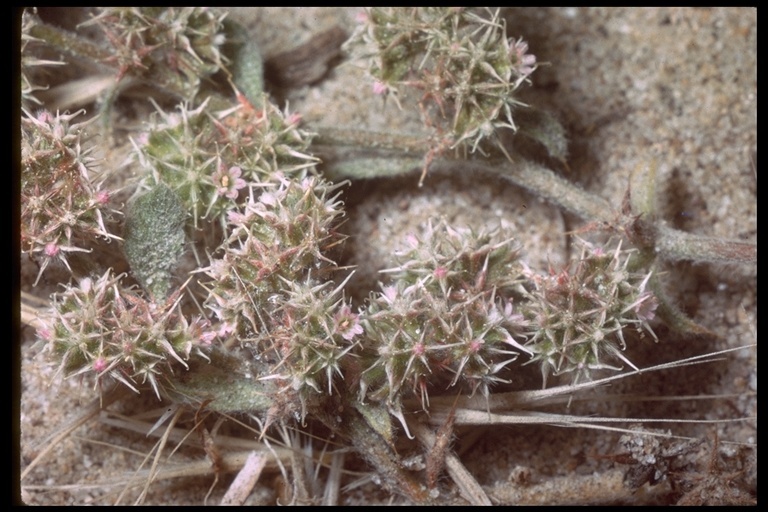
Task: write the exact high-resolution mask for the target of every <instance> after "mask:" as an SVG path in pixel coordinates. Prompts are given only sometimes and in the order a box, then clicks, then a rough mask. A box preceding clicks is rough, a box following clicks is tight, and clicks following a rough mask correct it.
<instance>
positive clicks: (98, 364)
mask: <svg viewBox="0 0 768 512" xmlns="http://www.w3.org/2000/svg"><path fill="white" fill-rule="evenodd" d="M106 369H107V360H106V359H104V358H103V357H101V356H99V357H97V358H96V360H95V361H94V362H93V370H94V371H95V372H96V373H101V372H103V371H104V370H106Z"/></svg>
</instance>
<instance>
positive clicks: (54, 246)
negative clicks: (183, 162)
mask: <svg viewBox="0 0 768 512" xmlns="http://www.w3.org/2000/svg"><path fill="white" fill-rule="evenodd" d="M82 113H83V111H78V112H75V113H72V114H69V113H66V114H60V113H56V114H55V115H54V114H52V113H50V112H48V111H45V110H42V111H40V112H38V113H36V114H31V113H29V112H27V111H24V114H25V115H24V117H22V120H21V128H22V130H21V134H22V137H21V158H22V160H21V250H22V253H27V254H30V255H33V256H40V257H42V258H43V261H42V264H41V265H40V272H39V273H38V276H37V280H35V284H37V281H38V280H39V279H40V276H41V275H42V274H43V272H44V271H45V269H46V268H47V267H48V265H49V264H50V263H51V262H53V261H57V260H58V261H60V262H61V263H63V264H64V265H65V266H66V267H67V268H69V270H70V272H71V268H70V266H69V262H68V260H67V256H68V255H69V254H71V253H73V252H89V249H88V246H89V245H92V244H93V242H94V241H95V239H96V238H103V239H106V240H111V239H116V238H118V237H116V236H115V235H112V234H111V233H109V232H108V231H107V229H106V227H105V225H104V217H105V216H107V215H108V214H109V212H110V211H111V210H109V208H108V206H107V205H108V203H109V199H110V194H109V192H108V191H106V190H104V189H102V188H101V184H100V183H99V182H98V181H97V176H96V175H95V172H94V170H93V163H94V159H93V157H91V156H90V153H91V150H90V149H86V148H85V147H84V144H85V143H86V141H87V138H88V135H87V133H86V131H85V130H86V127H87V126H88V124H89V123H90V122H92V120H90V121H85V122H82V123H73V122H72V121H73V119H74V118H75V117H77V116H78V115H80V114H82Z"/></svg>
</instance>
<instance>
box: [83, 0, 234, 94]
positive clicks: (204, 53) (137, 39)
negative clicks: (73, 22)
mask: <svg viewBox="0 0 768 512" xmlns="http://www.w3.org/2000/svg"><path fill="white" fill-rule="evenodd" d="M223 19H224V15H223V14H216V13H215V12H214V11H213V10H210V9H208V8H200V7H182V8H179V7H107V8H102V9H100V12H99V14H98V15H97V16H95V17H94V18H93V19H92V20H90V21H89V22H87V23H84V24H83V26H87V25H94V24H95V25H98V26H99V27H101V29H102V30H103V33H104V37H105V38H106V39H107V41H108V43H109V45H110V46H111V47H112V57H111V59H108V60H111V61H114V62H116V63H117V64H118V69H119V71H118V78H122V77H123V76H125V75H131V76H138V77H141V78H143V79H145V80H147V81H155V82H159V83H161V84H163V82H164V81H165V80H169V79H170V80H172V81H173V83H172V84H163V85H167V86H169V88H170V89H171V90H174V91H176V92H178V93H181V94H182V95H183V98H184V99H187V100H191V99H192V98H194V97H195V95H196V94H197V92H198V91H199V89H200V84H201V82H202V80H203V79H204V78H206V77H208V76H210V75H212V74H214V73H216V72H217V71H219V70H220V69H221V67H222V55H221V51H220V46H221V45H222V44H223V43H224V41H225V35H224V33H223V26H222V21H223ZM168 69H171V70H173V73H168V72H167V70H168Z"/></svg>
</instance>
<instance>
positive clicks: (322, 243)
mask: <svg viewBox="0 0 768 512" xmlns="http://www.w3.org/2000/svg"><path fill="white" fill-rule="evenodd" d="M338 188H339V185H330V184H329V183H328V182H326V181H324V180H322V179H321V178H316V177H313V176H307V177H305V178H303V179H301V180H295V179H294V180H289V179H288V178H286V177H285V176H283V175H276V176H275V182H274V183H272V184H271V186H265V188H263V190H262V191H261V193H260V195H259V196H258V199H257V198H255V197H253V193H252V195H251V197H250V199H249V200H248V202H247V203H246V204H245V205H243V206H242V207H241V208H239V209H237V210H234V211H232V212H230V214H229V216H228V220H229V226H228V227H229V231H230V234H229V237H228V238H227V240H226V241H225V242H224V243H223V244H222V245H221V246H220V248H219V251H218V253H217V254H218V255H217V256H216V257H215V258H214V259H213V260H212V262H211V265H210V266H209V267H207V268H206V269H204V271H205V273H206V274H207V275H208V276H209V277H210V278H211V281H210V282H209V284H208V286H209V290H210V298H209V300H208V301H207V306H208V307H209V308H210V309H211V310H213V311H214V312H215V313H216V315H217V316H218V317H219V319H220V320H221V321H222V322H225V323H227V324H229V325H236V326H237V328H236V329H235V331H236V332H238V333H239V334H240V335H241V339H248V338H252V337H253V336H255V335H256V334H257V333H259V332H260V331H262V330H263V329H265V328H267V327H268V326H269V323H268V322H267V321H266V318H267V317H268V316H269V315H271V314H272V313H273V312H275V311H276V310H277V309H278V307H279V305H280V303H282V297H283V291H284V290H285V289H286V284H285V283H287V282H294V281H304V280H306V279H307V276H308V274H309V272H310V271H311V272H312V275H316V276H320V275H322V274H323V273H327V272H328V271H330V270H332V269H334V268H335V263H334V262H333V261H332V260H331V259H330V258H329V257H328V256H327V254H328V253H329V251H330V250H331V249H332V248H333V247H334V246H335V245H337V244H339V243H340V242H341V241H342V240H343V237H342V236H341V235H340V234H339V233H338V232H337V231H336V230H335V226H336V224H337V222H338V220H339V219H340V217H341V216H342V215H343V213H344V212H343V209H342V204H341V202H340V201H338V194H337V193H336V191H337V190H338Z"/></svg>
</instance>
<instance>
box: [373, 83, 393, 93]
mask: <svg viewBox="0 0 768 512" xmlns="http://www.w3.org/2000/svg"><path fill="white" fill-rule="evenodd" d="M372 88H373V94H376V95H379V96H381V95H382V94H386V92H387V91H388V90H389V87H388V86H387V84H385V83H384V82H379V81H378V80H376V81H375V82H373V87H372Z"/></svg>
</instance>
